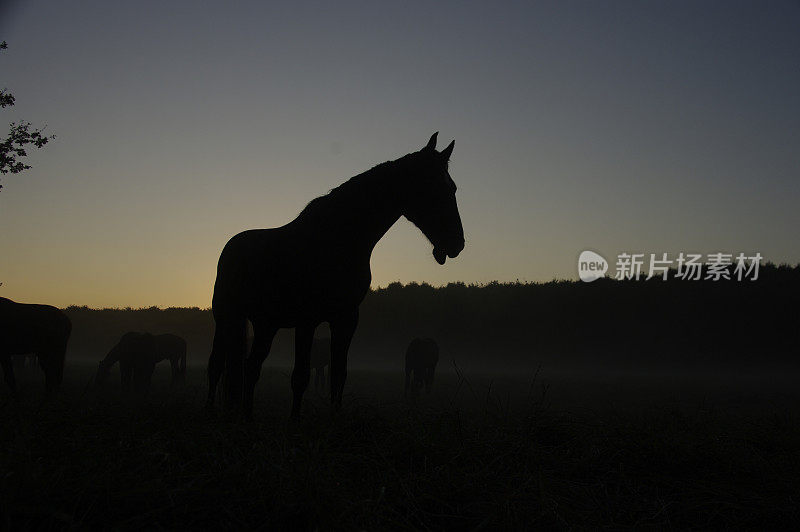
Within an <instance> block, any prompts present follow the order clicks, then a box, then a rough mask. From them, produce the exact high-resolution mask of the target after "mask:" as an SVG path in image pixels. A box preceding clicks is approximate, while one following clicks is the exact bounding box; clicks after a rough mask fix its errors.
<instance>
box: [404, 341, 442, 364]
mask: <svg viewBox="0 0 800 532" xmlns="http://www.w3.org/2000/svg"><path fill="white" fill-rule="evenodd" d="M437 362H439V345H438V344H437V343H436V341H435V340H433V339H432V338H414V339H413V340H411V343H410V344H408V349H406V364H407V365H411V366H419V365H431V366H433V365H436V363H437Z"/></svg>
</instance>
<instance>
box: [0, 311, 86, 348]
mask: <svg viewBox="0 0 800 532" xmlns="http://www.w3.org/2000/svg"><path fill="white" fill-rule="evenodd" d="M71 332H72V322H71V321H70V319H69V317H67V315H66V314H64V313H63V312H62V311H61V310H59V309H57V308H56V307H53V306H51V305H38V304H27V303H17V302H15V301H12V300H10V299H7V298H0V349H2V350H3V351H4V352H6V353H7V354H25V353H30V352H35V351H39V350H42V349H53V348H58V347H61V346H63V345H65V344H66V341H67V339H68V338H69V335H70V333H71Z"/></svg>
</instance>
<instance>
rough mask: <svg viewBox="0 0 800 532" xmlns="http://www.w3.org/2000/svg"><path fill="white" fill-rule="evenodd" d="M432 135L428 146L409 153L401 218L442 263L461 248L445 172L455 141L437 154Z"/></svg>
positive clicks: (453, 200)
mask: <svg viewBox="0 0 800 532" xmlns="http://www.w3.org/2000/svg"><path fill="white" fill-rule="evenodd" d="M437 135H438V133H434V134H433V136H431V139H430V140H429V141H428V144H427V145H426V146H425V147H424V148H422V149H421V150H420V151H418V152H416V153H414V154H411V156H410V164H411V165H412V168H411V169H410V170H411V171H410V172H409V173H410V175H409V177H408V181H407V183H406V186H407V187H408V188H407V192H408V194H407V196H406V198H405V199H406V201H405V208H404V211H403V215H404V216H405V217H406V218H408V219H409V220H410V221H411V222H412V223H413V224H414V225H416V226H417V227H419V228H420V230H421V231H422V232H423V233H424V234H425V236H426V237H428V240H430V241H431V243H432V244H433V257H434V258H435V259H436V262H438V263H439V264H444V262H445V260H447V257H450V258H455V257H457V256H458V254H459V253H461V250H462V249H464V228H463V227H462V226H461V216H460V215H459V213H458V205H457V204H456V184H455V183H454V182H453V179H452V178H451V177H450V173H449V172H448V170H447V167H448V163H449V161H450V155H451V154H452V153H453V146H455V143H456V141H453V142H451V143H450V145H449V146H447V147H446V148H445V149H444V150H442V151H441V152H438V151H436V137H437Z"/></svg>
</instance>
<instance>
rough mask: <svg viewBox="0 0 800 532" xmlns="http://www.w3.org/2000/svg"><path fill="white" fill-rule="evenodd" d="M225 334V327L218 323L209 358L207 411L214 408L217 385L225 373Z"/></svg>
mask: <svg viewBox="0 0 800 532" xmlns="http://www.w3.org/2000/svg"><path fill="white" fill-rule="evenodd" d="M225 334H226V331H225V330H224V327H223V326H222V325H221V324H220V323H217V325H216V327H215V329H214V344H213V346H212V347H211V355H210V356H209V357H208V398H207V399H206V409H207V410H210V409H212V408H213V407H214V396H215V395H216V394H217V385H218V384H219V379H220V377H222V373H223V372H224V371H225V351H226V346H225Z"/></svg>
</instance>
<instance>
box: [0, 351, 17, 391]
mask: <svg viewBox="0 0 800 532" xmlns="http://www.w3.org/2000/svg"><path fill="white" fill-rule="evenodd" d="M0 365H2V366H3V374H4V378H5V381H6V384H7V385H8V387H9V388H10V389H11V393H12V394H14V396H16V395H17V381H16V380H15V379H14V364H13V363H12V362H11V355H0Z"/></svg>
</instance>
